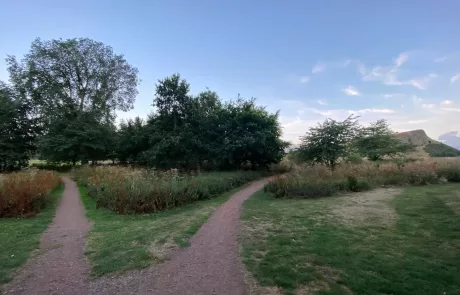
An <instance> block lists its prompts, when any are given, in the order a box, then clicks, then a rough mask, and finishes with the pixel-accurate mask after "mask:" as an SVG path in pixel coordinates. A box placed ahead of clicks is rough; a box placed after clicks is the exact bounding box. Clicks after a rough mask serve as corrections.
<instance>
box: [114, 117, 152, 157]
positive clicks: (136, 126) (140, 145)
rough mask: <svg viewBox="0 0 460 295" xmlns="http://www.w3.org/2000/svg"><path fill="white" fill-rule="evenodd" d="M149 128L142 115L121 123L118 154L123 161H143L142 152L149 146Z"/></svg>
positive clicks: (118, 134)
mask: <svg viewBox="0 0 460 295" xmlns="http://www.w3.org/2000/svg"><path fill="white" fill-rule="evenodd" d="M148 139H149V138H148V129H147V128H146V123H145V122H144V120H143V119H141V118H140V117H136V118H134V119H128V120H126V121H122V122H121V123H120V126H119V129H118V132H117V145H116V156H117V158H118V160H119V161H120V162H122V163H126V162H130V163H136V162H137V163H139V162H143V159H142V158H141V155H142V152H144V151H146V150H147V149H148V148H149V142H148Z"/></svg>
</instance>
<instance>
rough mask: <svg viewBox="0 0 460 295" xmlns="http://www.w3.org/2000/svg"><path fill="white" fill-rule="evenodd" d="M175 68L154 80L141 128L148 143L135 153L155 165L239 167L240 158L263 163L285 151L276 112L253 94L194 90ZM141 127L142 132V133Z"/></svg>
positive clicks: (279, 158) (276, 158)
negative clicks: (228, 97)
mask: <svg viewBox="0 0 460 295" xmlns="http://www.w3.org/2000/svg"><path fill="white" fill-rule="evenodd" d="M189 89H190V86H189V84H188V83H187V81H186V80H184V79H182V78H181V77H180V76H179V75H178V74H175V75H172V76H170V77H167V78H165V79H163V80H160V81H158V83H157V89H156V95H155V99H154V106H155V107H156V113H154V114H153V115H152V116H150V118H149V119H148V122H147V124H146V126H145V129H146V130H147V131H146V132H145V133H147V134H148V137H149V145H150V148H149V149H148V150H147V151H145V152H143V153H142V154H141V157H140V159H141V160H142V161H144V162H146V163H148V164H150V165H153V166H156V167H160V168H170V167H183V168H194V169H196V168H198V169H199V168H200V167H204V166H207V167H208V168H239V167H241V165H242V164H243V163H249V164H252V166H253V167H254V168H256V167H266V166H267V165H269V164H270V163H276V162H278V161H280V160H281V158H282V156H283V155H284V147H285V146H286V143H285V142H283V141H282V140H281V139H280V136H281V127H280V125H279V122H278V114H277V113H275V114H270V113H268V112H267V111H266V110H265V109H264V108H263V107H258V106H256V104H255V100H253V99H251V100H244V99H237V100H236V101H234V102H228V103H225V104H223V103H222V102H221V101H220V100H219V97H218V95H217V94H216V93H215V92H213V91H211V90H209V89H208V90H206V91H203V92H201V93H199V94H198V95H196V96H193V95H191V94H190V93H189ZM145 133H144V134H145Z"/></svg>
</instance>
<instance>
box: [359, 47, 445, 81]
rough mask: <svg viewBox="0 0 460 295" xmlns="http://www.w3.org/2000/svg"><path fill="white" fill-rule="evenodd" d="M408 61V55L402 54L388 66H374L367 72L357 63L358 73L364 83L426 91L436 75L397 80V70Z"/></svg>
mask: <svg viewBox="0 0 460 295" xmlns="http://www.w3.org/2000/svg"><path fill="white" fill-rule="evenodd" d="M408 59H409V54H408V53H407V52H403V53H401V54H399V55H398V57H396V58H395V59H394V60H393V63H392V64H391V65H389V66H375V67H373V68H372V69H370V70H367V69H366V67H365V66H364V65H363V64H360V63H358V71H359V73H360V74H361V76H362V79H363V80H364V81H381V82H382V83H383V84H385V85H410V86H412V87H415V88H418V89H426V88H427V87H428V84H429V83H430V81H431V80H433V79H434V78H436V77H437V75H436V74H434V73H431V74H428V75H426V76H421V77H416V78H411V79H405V80H402V79H399V77H398V75H399V70H400V68H401V66H402V65H404V64H405V63H406V62H407V60H408Z"/></svg>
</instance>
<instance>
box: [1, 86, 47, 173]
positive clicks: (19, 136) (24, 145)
mask: <svg viewBox="0 0 460 295" xmlns="http://www.w3.org/2000/svg"><path fill="white" fill-rule="evenodd" d="M31 110H32V106H31V103H30V101H29V100H27V99H26V98H24V97H22V96H21V95H20V93H19V92H17V91H16V89H14V88H12V87H10V86H8V85H6V84H5V83H3V82H1V81H0V171H6V170H15V169H20V168H21V167H24V166H27V165H28V162H29V157H30V156H31V154H32V153H33V152H34V151H35V144H34V140H35V137H36V135H37V134H38V132H39V131H40V129H39V126H38V124H37V120H35V119H34V118H33V117H32V116H31Z"/></svg>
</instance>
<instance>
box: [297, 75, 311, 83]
mask: <svg viewBox="0 0 460 295" xmlns="http://www.w3.org/2000/svg"><path fill="white" fill-rule="evenodd" d="M299 82H300V83H301V84H305V83H308V82H310V77H309V76H301V77H300V78H299Z"/></svg>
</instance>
